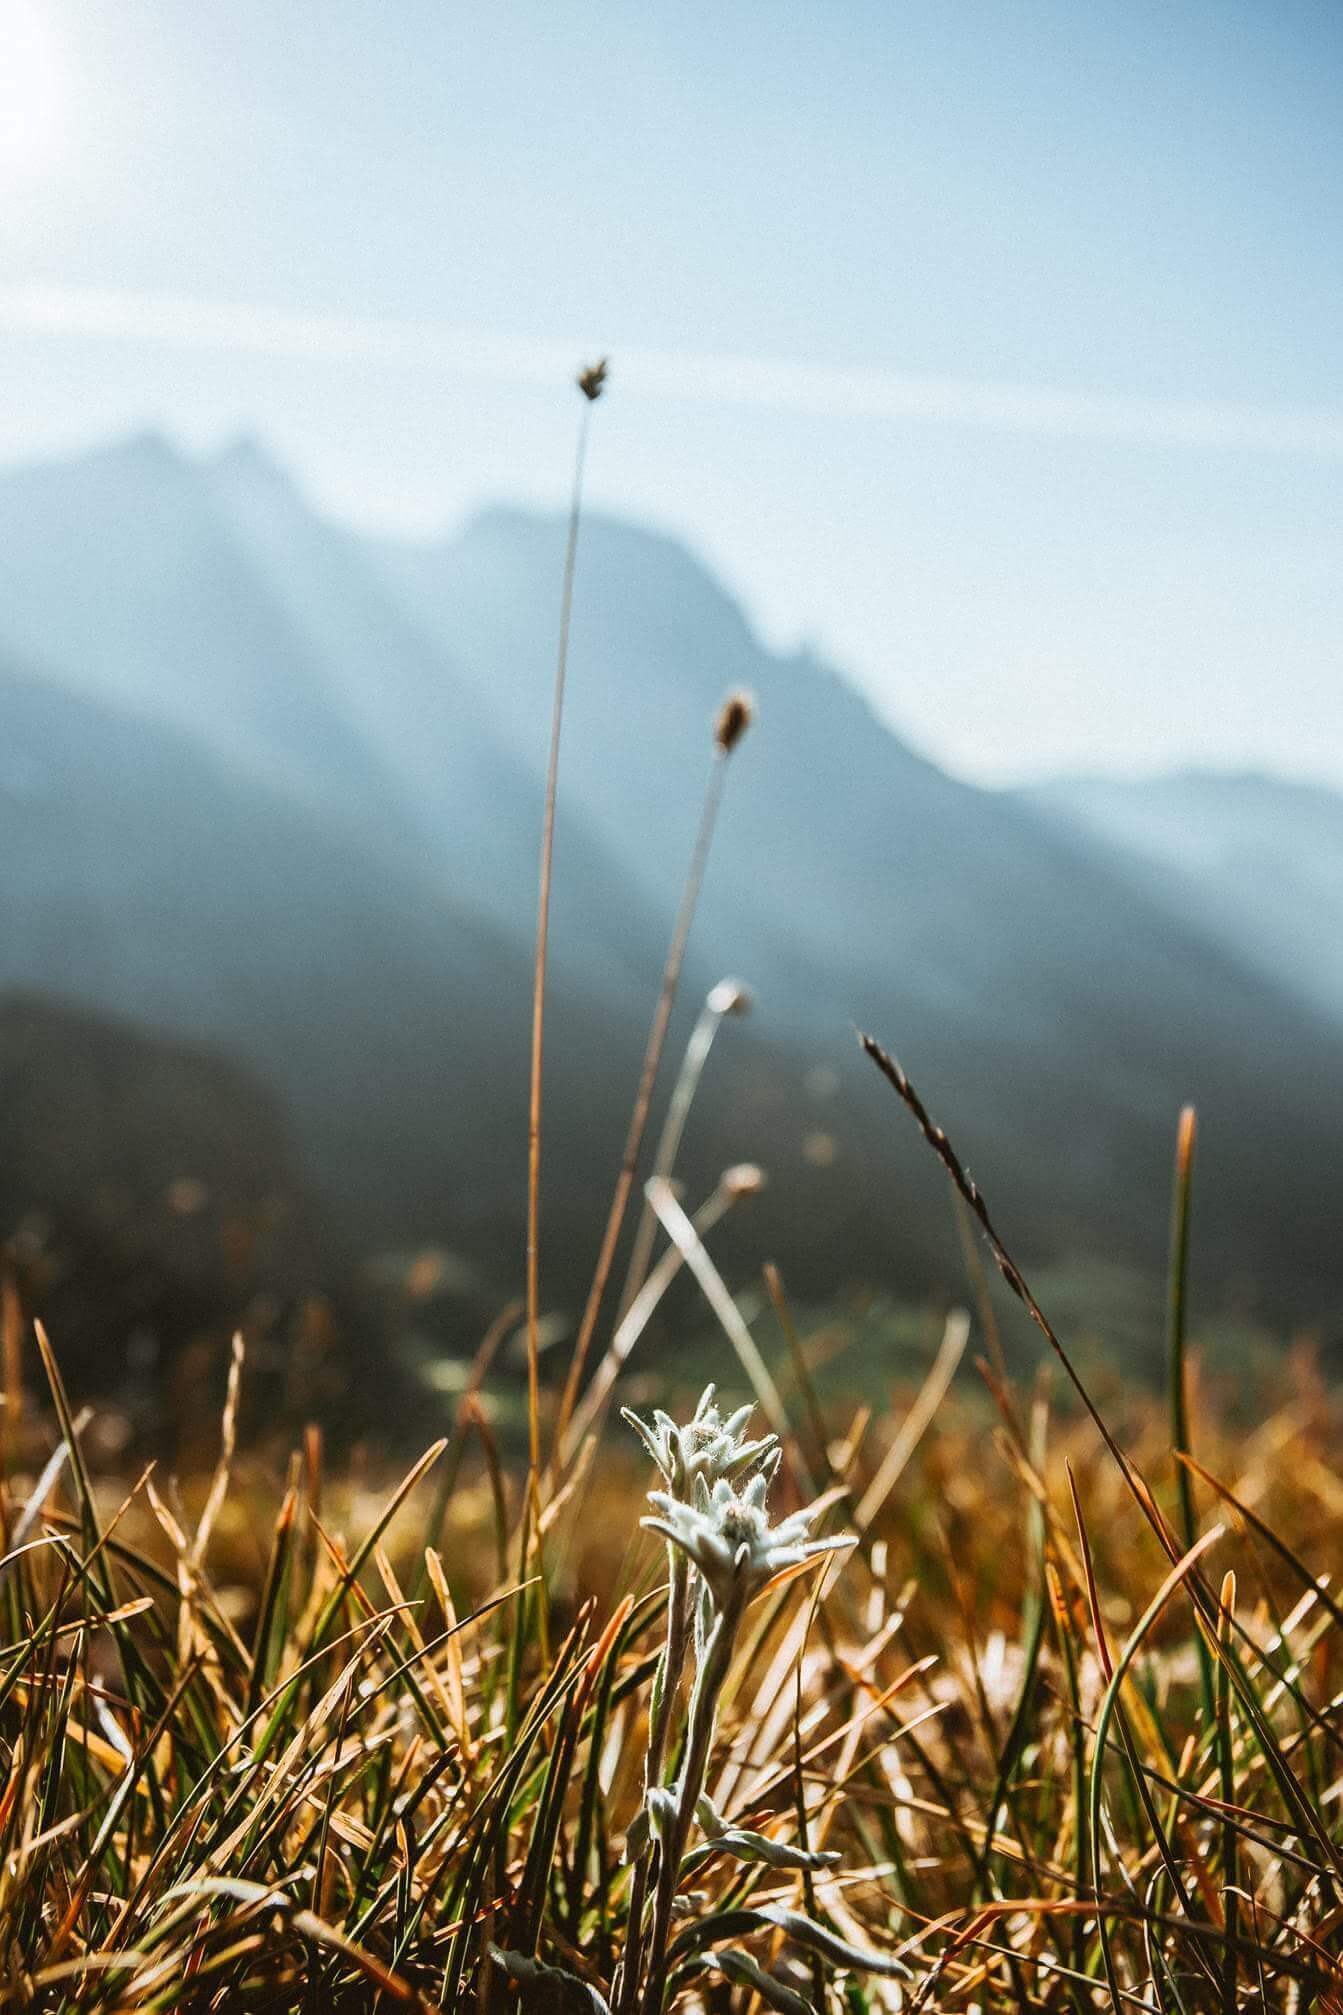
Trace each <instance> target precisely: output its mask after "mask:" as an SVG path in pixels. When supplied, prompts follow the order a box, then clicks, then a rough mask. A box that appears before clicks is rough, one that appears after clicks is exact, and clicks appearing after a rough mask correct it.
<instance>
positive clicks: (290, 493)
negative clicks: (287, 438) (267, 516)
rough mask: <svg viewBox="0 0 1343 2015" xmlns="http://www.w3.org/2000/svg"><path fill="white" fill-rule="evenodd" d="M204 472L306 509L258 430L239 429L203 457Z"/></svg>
mask: <svg viewBox="0 0 1343 2015" xmlns="http://www.w3.org/2000/svg"><path fill="white" fill-rule="evenodd" d="M204 467H205V470H206V473H207V474H208V475H209V476H211V477H212V478H214V479H215V480H216V481H219V482H223V483H225V484H228V485H230V486H246V488H247V489H249V490H250V491H252V492H253V493H264V494H265V495H267V496H268V497H269V498H270V499H271V500H272V501H274V502H277V503H278V502H284V503H286V504H288V505H290V506H291V507H293V506H295V505H298V506H300V507H301V508H302V509H304V510H306V509H307V502H306V499H305V498H304V496H303V493H302V491H301V490H300V488H299V486H298V484H297V483H296V482H295V480H294V478H293V476H292V475H291V474H290V472H289V470H288V469H287V468H286V467H285V465H284V463H283V462H280V461H278V460H277V459H276V457H275V456H274V455H273V454H272V453H271V451H270V449H269V448H268V447H267V446H266V444H265V442H264V441H263V440H262V439H261V437H260V436H259V435H257V434H251V433H246V432H243V433H238V434H234V435H233V436H232V437H231V438H230V439H229V440H227V441H226V442H225V443H224V445H223V447H222V448H219V449H218V450H217V451H216V452H215V453H214V454H213V455H211V456H208V457H207V458H206V460H205V463H204Z"/></svg>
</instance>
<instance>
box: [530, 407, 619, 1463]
mask: <svg viewBox="0 0 1343 2015" xmlns="http://www.w3.org/2000/svg"><path fill="white" fill-rule="evenodd" d="M589 381H590V382H591V384H592V385H593V389H589ZM578 384H579V388H580V390H581V391H582V393H583V411H582V414H581V416H580V418H579V422H578V445H577V448H576V450H575V454H574V486H573V494H572V497H571V499H570V503H569V535H568V539H567V541H566V544H565V549H564V581H563V585H562V587H561V589H560V638H559V648H558V651H557V654H556V659H555V697H554V703H553V705H552V708H551V716H550V755H549V758H548V760H547V763H546V803H545V814H544V817H543V819H542V823H541V864H540V871H539V874H538V877H537V881H538V888H537V904H536V958H535V963H534V966H533V972H532V1047H531V1070H530V1077H529V1095H528V1102H527V1435H528V1450H529V1455H530V1460H531V1467H532V1469H533V1471H536V1470H537V1469H539V1467H540V1462H541V1428H540V1405H541V1399H540V1380H539V1358H540V1350H539V1342H538V1335H539V1325H540V1296H541V1273H540V1233H541V1080H542V1053H543V1050H544V1046H545V1022H546V962H547V956H548V952H549V944H550V884H551V874H552V869H553V866H554V857H555V795H556V789H557V786H558V782H559V768H560V730H561V727H562V726H563V722H564V685H565V678H566V675H567V672H568V664H569V631H570V627H571V623H572V619H573V607H574V573H575V570H576V567H577V563H578V526H579V520H580V518H581V516H582V509H583V471H584V467H585V465H586V462H587V451H588V423H589V419H590V417H591V412H592V404H593V401H594V400H595V399H596V398H597V397H598V396H599V394H600V391H601V378H600V377H597V378H595V379H593V378H592V374H591V373H584V374H583V375H581V376H580V377H579V380H578Z"/></svg>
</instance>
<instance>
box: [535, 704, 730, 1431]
mask: <svg viewBox="0 0 1343 2015" xmlns="http://www.w3.org/2000/svg"><path fill="white" fill-rule="evenodd" d="M728 753H729V751H728V747H727V746H726V745H725V744H724V742H723V740H722V739H721V737H716V738H715V742H714V752H713V759H712V761H711V763H710V766H709V780H708V783H707V785H706V786H705V791H704V803H703V806H702V808H701V811H700V820H699V829H698V831H697V833H696V835H695V846H694V851H693V852H692V854H691V857H690V868H689V872H688V873H687V875H686V881H685V888H684V890H683V891H682V895H681V906H680V909H679V910H678V911H677V915H676V923H675V926H674V928H673V930H672V935H671V943H670V945H669V946H668V948H667V960H666V964H665V965H664V966H663V969H662V986H661V988H660V990H659V993H658V1001H657V1006H656V1008H655V1009H654V1011H653V1021H652V1026H651V1027H650V1029H649V1031H648V1041H647V1043H646V1045H645V1047H644V1058H643V1065H642V1067H641V1069H640V1072H639V1084H638V1089H637V1090H636V1092H635V1094H634V1108H633V1111H632V1112H631V1113H630V1123H629V1128H628V1130H627V1132H626V1135H625V1148H624V1152H623V1154H622V1155H621V1158H620V1172H619V1174H618V1175H617V1177H616V1184H615V1189H614V1191H613V1193H612V1196H611V1207H610V1209H609V1210H608V1212H607V1214H606V1229H605V1231H604V1232H603V1234H602V1243H601V1250H600V1252H599V1253H598V1255H597V1264H596V1267H595V1269H594V1271H593V1275H592V1285H591V1287H590V1288H589V1289H588V1298H587V1304H586V1306H585V1307H584V1310H583V1320H582V1322H581V1324H580V1325H579V1330H578V1341H577V1343H576V1344H575V1346H574V1354H573V1357H572V1359H571V1361H570V1364H569V1375H568V1377H567V1379H566V1380H565V1385H564V1396H563V1398H562V1399H561V1401H560V1412H559V1420H558V1423H557V1425H556V1429H555V1442H554V1447H553V1450H552V1459H553V1458H554V1457H556V1456H557V1455H558V1451H559V1448H560V1446H561V1444H562V1442H563V1439H564V1430H565V1428H566V1427H567V1426H568V1423H569V1416H570V1414H571V1413H572V1412H573V1410H574V1406H575V1403H576V1402H577V1399H578V1389H579V1386H580V1384H581V1383H582V1378H583V1369H584V1366H585V1365H586V1363H587V1358H588V1351H589V1350H590V1349H591V1346H592V1338H593V1333H594V1331H595V1330H596V1327H597V1318H598V1315H599V1314H600V1312H601V1305H602V1298H603V1296H604V1295H605V1293H606V1283H607V1281H608V1280H609V1278H610V1274H611V1266H612V1262H613V1261H614V1259H615V1254H616V1246H617V1244H618V1243H619V1239H620V1231H621V1227H622V1225H623V1224H624V1222H625V1211H626V1207H627V1206H628V1203H629V1197H630V1190H631V1189H632V1188H633V1186H634V1172H635V1169H636V1168H637V1166H638V1161H639V1150H640V1148H641V1147H642V1146H643V1138H644V1129H645V1127H646V1126H647V1124H648V1109H649V1107H650V1105H651V1104H652V1102H653V1085H654V1081H655V1080H656V1078H657V1073H658V1065H659V1064H660V1063H661V1061H662V1048H663V1044H664V1043H665V1041H666V1038H667V1024H668V1023H669V1022H670V1020H671V1012H672V1007H673V1005H674V1003H675V1000H676V988H677V983H678V981H679V980H680V977H681V967H682V965H683V964H684V962H685V950H686V943H687V941H688V939H689V937H690V926H691V923H692V922H693V920H694V915H695V908H696V905H697V904H698V902H699V893H700V888H701V886H702V884H703V881H704V870H705V868H706V866H707V865H708V859H709V847H710V843H711V842H712V839H713V829H714V826H715V824H716V823H717V819H718V807H719V804H720V803H721V801H722V796H723V780H724V777H725V775H726V772H727V757H728Z"/></svg>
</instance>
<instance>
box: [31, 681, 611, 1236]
mask: <svg viewBox="0 0 1343 2015" xmlns="http://www.w3.org/2000/svg"><path fill="white" fill-rule="evenodd" d="M0 848H3V858H4V861H5V871H4V875H3V880H2V881H0V984H6V985H10V986H26V987H34V988H40V989H43V990H44V991H47V992H50V993H55V994H58V995H64V996H65V997H67V998H69V999H72V1000H79V1001H85V1002H90V1003H92V1004H94V1005H96V1006H97V1007H99V1008H100V1009H102V1010H104V1011H107V1012H112V1013H115V1014H118V1015H121V1016H124V1017H127V1018H130V1019H133V1020H135V1021H138V1022H142V1023H145V1024H147V1025H149V1026H151V1027H157V1028H162V1029H171V1030H174V1031H177V1032H180V1033H184V1034H187V1035H190V1036H192V1037H195V1038H199V1039H204V1040H207V1041H209V1042H210V1043H212V1044H214V1045H216V1046H218V1047H221V1048H223V1049H224V1050H226V1051H232V1052H234V1053H237V1054H240V1055H243V1056H245V1057H247V1058H248V1059H249V1060H250V1061H251V1062H252V1063H253V1064H254V1065H256V1066H259V1067H260V1068H262V1069H263V1070H264V1072H265V1073H266V1075H267V1076H268V1078H269V1079H270V1080H271V1082H273V1083H274V1084H275V1085H277V1086H278V1087H280V1088H281V1089H282V1090H283V1091H284V1092H285V1093H286V1095H287V1097H288V1098H289V1100H290V1101H291V1103H292V1105H293V1107H294V1109H295V1112H296V1115H297V1119H298V1123H299V1127H300V1133H301V1138H302V1140H303V1142H304V1145H305V1146H306V1148H307V1150H308V1156H309V1160H310V1163H311V1164H312V1166H313V1167H314V1168H315V1170H316V1172H317V1175H318V1179H319V1181H320V1183H321V1186H322V1187H323V1188H324V1189H326V1190H329V1191H334V1192H335V1193H336V1194H337V1195H338V1196H340V1197H343V1198H344V1200H345V1201H346V1202H347V1203H348V1204H349V1205H350V1206H351V1207H352V1208H354V1209H355V1210H356V1211H357V1212H358V1213H359V1214H360V1216H361V1217H362V1218H369V1219H371V1220H372V1225H371V1226H366V1229H369V1228H372V1227H378V1228H380V1229H381V1230H382V1232H383V1233H384V1235H385V1234H387V1233H390V1232H392V1231H396V1232H399V1233H404V1232H406V1231H416V1230H418V1232H419V1233H421V1234H422V1233H423V1232H424V1231H425V1230H426V1228H429V1227H432V1228H433V1229H434V1231H435V1232H438V1233H441V1232H442V1229H443V1225H444V1222H445V1220H449V1221H455V1222H457V1223H458V1224H459V1225H460V1226H461V1227H462V1230H463V1235H464V1236H466V1235H469V1234H470V1231H471V1228H472V1226H477V1227H478V1226H480V1225H481V1224H482V1223H484V1224H488V1223H490V1222H492V1221H493V1222H499V1223H502V1222H506V1221H508V1220H509V1219H510V1218H511V1217H512V1215H513V1213H514V1205H515V1198H516V1186H517V1184H518V1181H519V1170H520V1164H521V1154H520V1148H519V1143H520V1142H521V1141H522V1140H523V1139H524V1137H525V1136H524V1126H525V1112H524V1101H523V1099H522V1097H521V1095H520V1089H519V1088H520V1084H521V1078H522V1073H521V1071H520V1069H519V1063H520V1060H521V1059H522V1058H523V1057H524V1056H525V1054H526V1036H527V1027H528V1020H529V1012H528V1003H529V995H530V972H529V965H528V961H527V960H526V958H525V957H524V956H523V955H522V954H520V953H518V952H517V951H515V950H514V949H513V947H512V946H511V945H510V944H509V943H508V942H507V940H506V939H504V938H503V937H502V936H501V935H500V934H499V933H497V932H494V931H492V930H490V929H489V928H487V927H486V926H484V925H482V924H481V923H479V922H478V921H477V920H476V919H475V918H474V917H473V916H472V915H471V914H470V913H469V912H463V911H455V910H454V909H453V908H452V907H451V906H449V905H448V903H447V902H446V900H445V899H444V897H443V895H442V893H441V891H440V890H439V888H438V887H437V886H436V884H435V883H434V882H433V881H432V880H431V879H430V878H429V877H428V876H421V877H419V878H416V877H413V876H411V875H409V874H407V873H401V874H393V873H392V872H391V871H390V870H389V868H388V866H387V864H386V863H385V862H382V861H378V860H375V859H369V858H367V857H366V856H365V855H364V854H363V853H361V852H360V851H359V849H358V848H357V847H355V846H353V845H352V844H351V842H350V840H349V838H348V836H347V835H346V834H345V833H344V832H343V831H342V830H341V829H340V827H339V826H328V825H325V824H323V822H322V821H321V820H320V819H319V818H318V817H316V816H315V815H314V814H313V813H311V812H310V811H308V810H307V809H305V808H302V807H299V806H295V805H294V804H292V803H290V802H289V801H287V800H285V799H283V798H281V797H278V796H277V795H275V794H274V793H273V792H271V791H270V790H269V789H268V788H267V787H266V786H264V785H262V784H259V783H257V782H255V781H253V780H251V779H248V778H244V777H241V776H240V775H239V774H238V773H237V772H235V771H232V770H230V769H229V768H228V767H227V766H226V765H224V764H223V763H221V762H220V761H219V760H218V759H216V758H213V757H211V756H209V755H207V754H204V753H203V752H201V751H200V750H199V749H197V748H196V747H195V745H194V744H193V743H192V742H191V741H190V740H189V739H188V738H187V737H185V736H183V735H179V734H177V733H175V732H174V731H173V730H170V729H167V728H162V727H151V726H148V725H146V724H145V723H144V722H142V721H137V720H135V719H134V718H132V717H131V716H129V715H121V714H118V713H115V712H114V711H112V710H111V709H109V708H106V707H102V706H99V705H97V704H95V703H93V702H91V701H89V700H87V699H85V698H82V697H80V696H77V695H74V694H69V693H66V692H64V691H62V690H61V689H59V688H58V687H56V686H54V685H52V684H51V683H50V682H49V681H46V680H40V679H33V678H26V677H23V676H21V675H19V674H17V673H14V672H3V673H0ZM559 1026H560V1029H561V1030H562V1032H563V1038H564V1040H565V1041H566V1042H567V1043H569V1044H570V1045H572V1046H573V1047H574V1048H575V1049H576V1050H577V1052H578V1055H579V1056H580V1057H582V1058H584V1059H586V1060H589V1061H590V1060H592V1059H593V1058H595V1056H597V1055H600V1054H603V1053H606V1052H607V1051H608V1050H613V1051H614V1053H615V1054H616V1055H617V1056H621V1057H626V1058H632V1056H633V1054H634V1032H633V1029H632V1028H631V1027H630V1026H629V1025H628V1024H627V1023H625V1022H622V1021H621V1020H620V1018H619V1017H617V1016H615V1015H612V1014H611V1013H610V1012H608V1011H607V1010H606V1009H605V1007H604V1006H603V1004H602V1003H600V1002H598V1001H595V1000H592V999H590V998H587V997H585V996H584V995H582V994H581V993H578V992H576V991H574V990H573V988H572V985H571V987H570V989H569V991H568V993H567V998H566V1003H565V1006H564V1007H563V1008H561V1009H560V1010H559ZM552 1103H553V1109H554V1110H553V1119H554V1125H555V1128H556V1134H557V1142H559V1143H564V1144H565V1145H567V1146H568V1147H569V1148H570V1150H571V1151H573V1152H575V1153H578V1154H579V1155H580V1156H581V1153H582V1149H581V1142H582V1140H583V1137H584V1134H585V1133H587V1132H589V1131H590V1132H593V1133H595V1134H597V1135H598V1136H599V1137H600V1138H602V1139H603V1140H605V1138H606V1137H607V1136H608V1135H609V1134H610V1133H611V1132H612V1131H613V1130H614V1128H615V1127H616V1125H617V1124H618V1112H617V1111H616V1104H617V1101H616V1099H615V1096H614V1094H612V1093H608V1092H607V1091H606V1090H605V1088H604V1087H603V1086H601V1085H598V1086H596V1087H595V1089H594V1090H593V1091H592V1092H591V1093H589V1092H588V1091H587V1089H586V1088H584V1089H583V1090H582V1091H581V1093H580V1089H579V1087H578V1086H577V1085H576V1084H575V1085H574V1087H573V1089H572V1090H571V1091H569V1092H568V1093H566V1091H565V1087H564V1085H563V1083H560V1084H558V1085H557V1087H556V1091H555V1096H554V1099H553V1102H552Z"/></svg>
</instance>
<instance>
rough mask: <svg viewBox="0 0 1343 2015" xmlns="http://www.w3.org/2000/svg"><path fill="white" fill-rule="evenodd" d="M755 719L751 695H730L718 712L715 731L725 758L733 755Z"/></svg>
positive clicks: (715, 737) (716, 739)
mask: <svg viewBox="0 0 1343 2015" xmlns="http://www.w3.org/2000/svg"><path fill="white" fill-rule="evenodd" d="M754 719H755V701H754V700H753V699H752V698H751V695H750V694H749V693H729V694H728V696H727V698H726V699H725V700H724V702H723V704H722V706H721V707H720V708H719V710H718V719H717V721H716V722H715V724H714V731H713V738H714V740H715V741H716V742H717V744H718V746H719V748H720V749H721V750H722V751H723V754H724V755H725V756H728V755H731V753H732V751H733V749H735V748H736V746H737V743H738V742H739V741H740V740H741V738H742V736H743V735H744V734H745V733H746V730H747V729H748V728H749V727H750V725H751V722H752V721H753V720H754Z"/></svg>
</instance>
